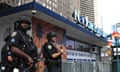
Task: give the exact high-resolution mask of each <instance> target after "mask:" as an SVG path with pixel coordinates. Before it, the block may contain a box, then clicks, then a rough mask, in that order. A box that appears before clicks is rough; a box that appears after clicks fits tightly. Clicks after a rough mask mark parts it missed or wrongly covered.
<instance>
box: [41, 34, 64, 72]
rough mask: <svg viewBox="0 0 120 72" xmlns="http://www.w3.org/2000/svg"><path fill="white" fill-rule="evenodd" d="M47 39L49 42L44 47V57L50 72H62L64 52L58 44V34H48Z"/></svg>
mask: <svg viewBox="0 0 120 72" xmlns="http://www.w3.org/2000/svg"><path fill="white" fill-rule="evenodd" d="M47 39H48V42H47V43H45V44H44V46H43V55H44V57H45V64H46V66H47V68H48V72H61V54H62V53H63V50H62V48H60V47H59V46H58V45H57V44H56V41H57V37H56V33H55V32H50V33H48V34H47Z"/></svg>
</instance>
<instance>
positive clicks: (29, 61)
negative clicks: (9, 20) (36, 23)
mask: <svg viewBox="0 0 120 72" xmlns="http://www.w3.org/2000/svg"><path fill="white" fill-rule="evenodd" d="M31 23H32V22H31V20H30V19H29V18H28V17H26V16H22V17H20V18H19V19H18V20H17V21H16V22H15V31H14V32H13V33H12V34H11V37H10V40H9V46H10V50H11V52H12V54H13V61H12V63H13V65H15V67H16V68H18V69H19V72H35V67H34V61H35V59H34V58H36V54H35V55H34V54H33V53H37V50H36V49H35V46H34V44H33V41H32V39H31V37H30V36H29V35H28V34H27V31H28V30H29V29H30V28H31Z"/></svg>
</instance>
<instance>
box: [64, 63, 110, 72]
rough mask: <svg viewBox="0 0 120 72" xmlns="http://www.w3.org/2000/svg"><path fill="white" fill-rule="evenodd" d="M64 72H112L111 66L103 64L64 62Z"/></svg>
mask: <svg viewBox="0 0 120 72" xmlns="http://www.w3.org/2000/svg"><path fill="white" fill-rule="evenodd" d="M62 72H111V64H108V63H102V62H97V63H93V62H81V63H74V62H63V63H62Z"/></svg>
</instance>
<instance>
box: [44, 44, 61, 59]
mask: <svg viewBox="0 0 120 72" xmlns="http://www.w3.org/2000/svg"><path fill="white" fill-rule="evenodd" d="M54 53H57V49H56V48H55V46H54V45H53V44H52V43H50V42H48V43H46V44H45V45H44V46H43V55H44V57H45V58H46V59H53V60H58V59H60V58H61V56H58V57H57V58H52V54H54Z"/></svg>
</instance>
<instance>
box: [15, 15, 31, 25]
mask: <svg viewBox="0 0 120 72" xmlns="http://www.w3.org/2000/svg"><path fill="white" fill-rule="evenodd" d="M16 22H17V23H21V22H27V23H28V24H32V21H31V20H30V18H28V17H26V16H22V17H20V18H19V19H18V20H17V21H16Z"/></svg>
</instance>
